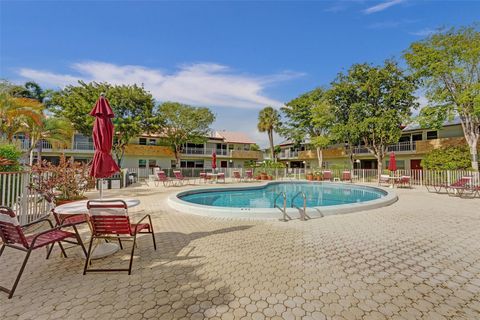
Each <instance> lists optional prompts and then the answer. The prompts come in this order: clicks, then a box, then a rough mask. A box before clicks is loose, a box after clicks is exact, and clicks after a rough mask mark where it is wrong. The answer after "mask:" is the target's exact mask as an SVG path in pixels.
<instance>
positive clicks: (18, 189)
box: [0, 168, 480, 224]
mask: <svg viewBox="0 0 480 320" xmlns="http://www.w3.org/2000/svg"><path fill="white" fill-rule="evenodd" d="M162 170H163V171H165V173H166V174H167V175H168V176H170V177H173V176H174V174H173V171H174V170H180V171H181V172H182V174H183V175H184V176H186V177H199V176H200V172H204V171H207V172H208V171H211V169H210V170H205V169H202V168H181V169H172V168H168V169H162ZM246 170H252V169H245V168H217V170H216V172H217V173H219V172H223V173H225V177H226V178H227V179H230V178H233V177H234V174H233V172H234V171H238V172H239V173H240V175H241V176H245V171H246ZM329 171H331V172H332V174H333V177H334V178H336V179H335V180H337V179H339V178H340V177H341V176H342V173H343V172H344V171H345V170H342V169H331V170H329ZM263 172H265V173H267V174H268V175H270V176H271V177H272V179H274V180H304V179H306V177H307V174H310V173H312V170H310V169H301V168H280V169H261V168H255V169H253V175H254V177H255V176H257V175H259V174H260V173H263ZM384 173H387V174H388V171H386V172H384ZM153 174H154V168H127V171H126V173H125V175H122V176H121V175H116V176H115V177H114V179H120V180H122V182H123V183H122V186H126V185H128V183H125V181H126V180H131V181H130V182H133V183H134V182H142V181H145V180H147V179H150V178H153V177H154V176H153ZM394 174H395V175H396V176H402V175H404V176H410V178H411V183H412V186H429V185H439V184H444V185H450V184H452V183H455V182H456V181H458V180H459V179H460V178H461V177H465V176H468V177H472V180H471V181H472V182H471V183H472V185H474V186H480V178H479V173H478V172H475V171H467V170H456V171H455V170H451V171H433V170H397V171H396V172H395V173H394ZM352 181H353V182H354V183H376V182H377V181H378V171H377V170H374V169H355V170H353V171H352ZM31 182H32V175H31V174H30V173H29V172H0V205H2V206H7V207H10V208H12V209H13V210H14V211H15V212H16V213H17V215H18V217H19V221H20V223H21V224H26V223H29V222H32V221H35V220H38V219H40V218H43V217H45V216H47V215H48V214H49V210H50V206H49V203H48V202H47V201H45V199H44V198H43V197H42V196H41V195H40V194H38V193H36V192H34V191H32V190H30V188H29V185H30V184H31Z"/></svg>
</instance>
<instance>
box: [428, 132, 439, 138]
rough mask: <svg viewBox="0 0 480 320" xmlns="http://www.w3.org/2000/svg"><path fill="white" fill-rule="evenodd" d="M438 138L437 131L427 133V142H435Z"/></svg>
mask: <svg viewBox="0 0 480 320" xmlns="http://www.w3.org/2000/svg"><path fill="white" fill-rule="evenodd" d="M437 138H438V133H437V131H427V140H433V139H437Z"/></svg>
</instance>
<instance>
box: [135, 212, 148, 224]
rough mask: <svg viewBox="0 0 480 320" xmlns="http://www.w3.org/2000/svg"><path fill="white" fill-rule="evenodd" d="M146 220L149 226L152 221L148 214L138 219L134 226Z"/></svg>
mask: <svg viewBox="0 0 480 320" xmlns="http://www.w3.org/2000/svg"><path fill="white" fill-rule="evenodd" d="M146 218H148V220H149V222H150V224H151V223H152V219H151V218H150V214H146V215H145V216H144V217H143V218H142V219H140V220H139V221H138V222H137V223H136V224H140V223H142V221H143V220H145V219H146Z"/></svg>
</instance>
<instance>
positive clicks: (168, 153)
mask: <svg viewBox="0 0 480 320" xmlns="http://www.w3.org/2000/svg"><path fill="white" fill-rule="evenodd" d="M125 155H135V156H153V157H169V158H174V157H175V155H174V153H173V150H172V148H170V147H166V146H156V145H141V144H128V145H127V146H126V147H125Z"/></svg>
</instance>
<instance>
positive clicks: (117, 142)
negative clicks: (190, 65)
mask: <svg viewBox="0 0 480 320" xmlns="http://www.w3.org/2000/svg"><path fill="white" fill-rule="evenodd" d="M101 93H105V96H106V97H107V98H108V101H109V102H110V106H111V107H112V109H113V112H114V113H115V118H113V119H112V120H113V124H114V126H115V137H114V143H113V151H114V154H115V156H116V158H117V162H118V164H119V165H121V163H122V159H123V156H124V153H125V147H126V145H127V144H128V142H129V141H130V140H131V139H132V138H133V137H135V136H138V135H139V134H140V133H143V132H150V131H154V130H156V129H157V127H156V126H155V125H154V124H155V123H159V121H158V119H156V118H155V116H154V106H155V104H154V100H153V97H152V95H151V94H150V93H148V92H147V91H146V90H145V89H144V88H143V87H139V86H137V85H111V84H108V83H97V82H91V83H85V82H83V81H79V82H78V85H77V86H67V87H66V88H65V89H63V90H61V91H58V92H55V93H54V94H52V97H51V99H50V100H49V101H48V105H49V107H50V109H51V110H52V111H53V112H54V113H55V115H57V116H58V117H62V118H65V119H68V120H69V121H70V122H71V123H72V124H73V127H74V129H75V130H76V131H78V132H80V133H81V134H83V135H85V136H91V135H92V129H93V121H94V118H93V117H92V116H90V115H89V113H90V111H91V110H92V108H93V106H94V105H95V102H96V101H97V99H98V97H99V96H100V94H101Z"/></svg>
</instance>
